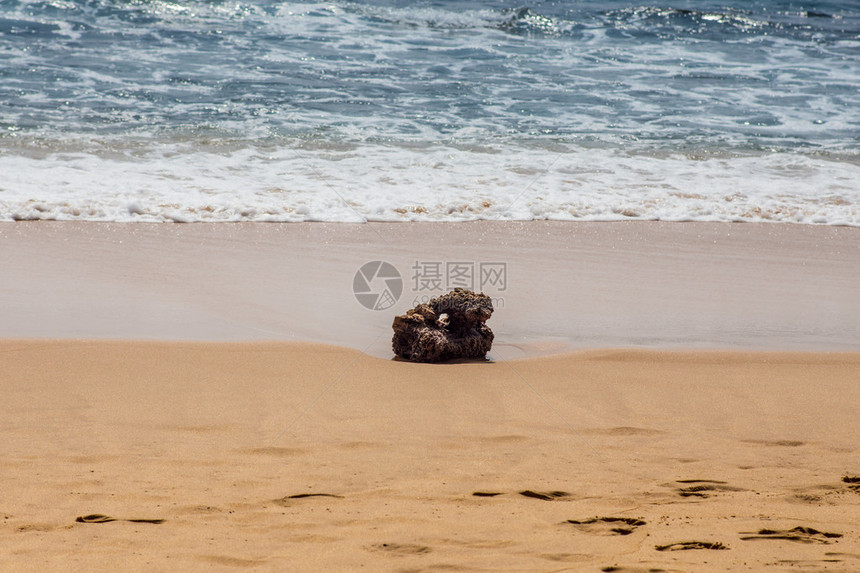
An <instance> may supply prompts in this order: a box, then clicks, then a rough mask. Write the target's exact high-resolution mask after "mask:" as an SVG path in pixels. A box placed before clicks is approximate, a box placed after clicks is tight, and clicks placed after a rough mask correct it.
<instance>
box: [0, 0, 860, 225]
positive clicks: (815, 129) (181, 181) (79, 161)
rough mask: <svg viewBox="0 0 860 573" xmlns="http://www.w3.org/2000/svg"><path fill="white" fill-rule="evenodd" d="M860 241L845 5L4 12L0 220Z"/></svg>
mask: <svg viewBox="0 0 860 573" xmlns="http://www.w3.org/2000/svg"><path fill="white" fill-rule="evenodd" d="M631 218H633V219H663V220H716V221H762V220H764V221H785V222H797V223H818V224H843V225H846V224H847V225H860V4H858V2H857V1H856V0H852V1H847V0H833V1H809V2H791V1H782V0H758V1H739V0H724V1H703V0H687V1H672V0H662V1H653V0H651V1H645V0H643V1H639V2H620V1H608V2H591V1H552V0H532V1H530V2H527V3H523V2H522V0H520V1H519V2H514V1H509V0H468V1H467V0H452V1H441V0H437V1H424V2H421V1H418V2H416V1H403V0H397V1H382V0H377V1H371V2H345V1H334V2H324V3H316V2H311V3H298V2H285V1H279V2H263V1H257V0H253V1H230V2H227V1H216V2H201V1H192V0H177V1H172V2H171V1H163V0H80V1H72V0H51V1H44V0H0V220H21V219H63V220H68V219H79V220H109V221H238V220H259V221H302V220H323V221H362V220H391V221H398V220H468V219H516V220H523V219H562V220H566V219H570V220H618V219H631Z"/></svg>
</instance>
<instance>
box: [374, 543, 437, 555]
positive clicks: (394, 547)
mask: <svg viewBox="0 0 860 573" xmlns="http://www.w3.org/2000/svg"><path fill="white" fill-rule="evenodd" d="M370 549H371V550H372V551H382V552H384V553H388V554H390V555H424V554H425V553H430V551H431V549H430V548H429V547H427V546H426V545H418V544H416V543H377V544H376V545H371V546H370Z"/></svg>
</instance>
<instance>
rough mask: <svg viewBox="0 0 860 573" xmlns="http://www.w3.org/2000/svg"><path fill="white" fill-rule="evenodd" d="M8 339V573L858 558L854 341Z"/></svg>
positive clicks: (848, 562)
mask: <svg viewBox="0 0 860 573" xmlns="http://www.w3.org/2000/svg"><path fill="white" fill-rule="evenodd" d="M0 357H2V368H0V388H2V401H0V434H2V441H0V464H1V465H0V491H2V494H0V570H2V571H61V570H64V571H84V570H88V571H181V570H224V571H230V570H238V569H245V570H249V569H258V570H264V571H356V570H360V569H363V570H365V571H440V570H441V571H446V570H449V571H601V570H603V571H608V570H614V571H658V570H660V571H725V570H733V571H739V570H749V571H759V570H762V569H765V568H768V569H769V570H775V571H780V570H785V571H798V570H799V571H818V570H828V571H831V570H832V571H857V570H860V491H858V488H857V487H853V488H852V487H851V484H849V483H847V482H843V481H842V480H843V477H846V476H847V477H852V476H858V475H860V456H858V446H860V425H858V424H857V419H858V404H860V387H858V377H860V354H857V353H843V354H829V353H815V354H804V353H740V352H660V351H654V350H594V351H582V352H576V353H572V354H565V355H560V356H552V357H544V358H539V359H530V360H519V361H511V362H493V363H469V364H445V365H417V364H411V363H404V362H398V361H393V360H384V359H380V358H375V357H371V356H368V355H365V354H362V353H360V352H358V351H356V350H351V349H344V348H338V347H332V346H323V345H311V344H301V343H285V342H278V343H242V344H225V343H205V344H204V343H185V342H110V341H98V342H97V341H62V340H57V341H50V340H41V341H39V340H5V341H2V342H0ZM522 492H529V493H527V495H523V493H522ZM476 493H483V494H497V495H484V496H478V495H475V494H476ZM94 515H101V516H108V517H111V518H115V519H116V520H115V521H105V520H104V519H101V518H98V517H92V516H94ZM79 517H80V518H84V519H83V520H82V522H79V521H76V518H79ZM131 520H163V521H162V522H160V523H150V522H146V521H143V522H142V521H131ZM574 522H579V523H574ZM797 528H802V529H797ZM763 530H765V531H770V532H771V533H761V532H762V531H763ZM683 543H693V545H687V547H691V548H690V549H687V550H683V549H681V548H682V547H684V545H679V544H683ZM658 546H660V547H664V548H665V550H662V551H661V550H658V549H657V547H658ZM708 547H711V548H708ZM720 547H722V549H719V548H720Z"/></svg>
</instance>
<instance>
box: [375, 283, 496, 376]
mask: <svg viewBox="0 0 860 573" xmlns="http://www.w3.org/2000/svg"><path fill="white" fill-rule="evenodd" d="M492 314H493V301H492V300H491V299H490V297H488V296H487V295H485V294H484V293H475V292H472V291H470V290H467V289H463V288H456V289H454V290H452V291H451V292H449V293H448V294H443V295H441V296H438V297H436V298H433V299H430V302H429V303H427V304H419V305H418V306H416V307H415V308H413V309H411V310H408V311H407V312H406V314H404V315H401V316H395V317H394V324H393V325H392V326H393V328H394V338H393V339H392V341H391V345H392V348H393V349H394V354H396V355H397V356H399V357H401V358H406V359H407V360H412V361H413V362H441V361H443V360H453V359H456V358H484V357H486V355H487V352H489V351H490V348H491V347H492V346H493V331H492V330H490V327H489V326H487V325H486V324H484V323H485V322H486V321H487V319H489V318H490V316H492Z"/></svg>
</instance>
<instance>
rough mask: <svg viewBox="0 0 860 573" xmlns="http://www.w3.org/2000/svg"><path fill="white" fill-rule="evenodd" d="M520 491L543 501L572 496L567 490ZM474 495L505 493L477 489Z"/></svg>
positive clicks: (490, 495)
mask: <svg viewBox="0 0 860 573" xmlns="http://www.w3.org/2000/svg"><path fill="white" fill-rule="evenodd" d="M518 493H519V494H520V495H521V496H523V497H530V498H532V499H540V500H543V501H555V500H557V499H563V498H565V497H570V495H571V494H569V493H567V492H566V491H533V490H530V489H524V490H523V491H521V492H518ZM472 495H473V496H475V497H496V496H498V495H503V493H502V492H500V491H475V492H472Z"/></svg>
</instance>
